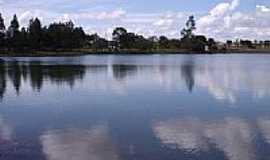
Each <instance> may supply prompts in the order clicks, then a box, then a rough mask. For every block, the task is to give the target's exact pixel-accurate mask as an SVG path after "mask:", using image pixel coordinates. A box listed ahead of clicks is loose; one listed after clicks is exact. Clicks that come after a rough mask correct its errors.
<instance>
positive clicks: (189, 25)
mask: <svg viewBox="0 0 270 160" xmlns="http://www.w3.org/2000/svg"><path fill="white" fill-rule="evenodd" d="M194 30H196V22H195V19H194V16H189V18H188V20H187V22H186V26H185V28H184V29H183V30H182V31H181V35H182V36H183V38H192V36H193V31H194Z"/></svg>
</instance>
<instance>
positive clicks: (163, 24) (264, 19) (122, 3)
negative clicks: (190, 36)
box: [0, 0, 270, 40]
mask: <svg viewBox="0 0 270 160" xmlns="http://www.w3.org/2000/svg"><path fill="white" fill-rule="evenodd" d="M269 7H270V1H269V0H203V1H201V2H199V0H167V1H165V0H76V1H74V0H31V1H29V0H0V12H1V13H2V14H3V16H4V17H5V18H6V19H5V20H6V24H7V25H8V24H9V21H10V19H11V17H12V15H13V14H14V13H16V14H17V15H18V17H19V20H20V23H21V26H27V24H28V21H29V19H30V18H32V17H40V19H41V20H42V22H43V24H44V25H48V24H49V23H50V22H55V21H67V20H70V19H71V20H73V21H74V22H75V23H76V25H79V26H83V27H84V28H85V30H86V32H88V33H96V32H97V33H99V34H100V35H102V36H104V37H107V38H110V35H111V32H112V30H113V28H114V27H117V26H123V27H126V28H127V29H128V30H129V31H132V32H137V33H139V34H143V35H145V36H152V35H158V36H160V35H166V36H168V37H171V38H178V37H180V30H181V28H182V27H183V25H184V23H185V21H186V19H187V17H188V16H189V15H195V17H196V20H197V28H198V29H197V34H206V35H207V36H209V37H213V38H216V39H218V40H226V39H231V38H249V39H255V38H256V39H268V37H270V8H269ZM269 39H270V38H269Z"/></svg>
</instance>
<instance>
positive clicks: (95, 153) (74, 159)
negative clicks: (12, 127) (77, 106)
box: [40, 125, 119, 160]
mask: <svg viewBox="0 0 270 160" xmlns="http://www.w3.org/2000/svg"><path fill="white" fill-rule="evenodd" d="M40 141H41V144H42V148H43V153H44V154H45V155H46V159H47V160H66V159H69V160H89V159H91V160H108V159H110V160H118V159H119V156H118V154H117V149H116V147H115V146H114V144H113V142H112V140H111V139H110V135H109V133H108V128H107V127H106V126H104V125H97V126H94V127H92V128H91V129H89V130H86V129H66V130H64V131H63V130H59V131H48V132H46V133H45V134H43V135H41V137H40Z"/></svg>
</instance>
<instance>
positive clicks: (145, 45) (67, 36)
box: [0, 14, 270, 52]
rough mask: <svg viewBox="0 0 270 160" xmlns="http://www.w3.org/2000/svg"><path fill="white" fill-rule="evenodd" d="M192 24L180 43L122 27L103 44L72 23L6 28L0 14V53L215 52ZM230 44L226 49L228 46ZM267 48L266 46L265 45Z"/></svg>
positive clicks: (16, 24) (214, 45) (189, 22)
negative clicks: (89, 50) (83, 51)
mask: <svg viewBox="0 0 270 160" xmlns="http://www.w3.org/2000/svg"><path fill="white" fill-rule="evenodd" d="M195 30H196V22H195V18H194V16H190V17H189V18H188V20H187V22H186V26H185V27H184V29H182V31H181V32H180V34H181V36H182V37H181V38H180V39H169V38H167V37H166V36H160V37H156V36H153V37H149V38H146V37H144V36H142V35H138V34H136V33H132V32H128V31H127V30H126V29H125V28H123V27H117V28H115V29H114V31H113V33H112V40H111V41H110V40H107V39H105V38H102V37H100V36H99V35H97V34H92V35H88V34H86V33H85V32H84V30H83V28H82V27H75V25H74V24H73V22H72V21H69V22H58V23H51V24H49V25H48V26H42V23H41V21H40V20H39V19H38V18H34V19H31V20H30V21H29V25H28V27H21V28H20V24H19V21H18V18H17V16H16V15H14V16H13V19H12V20H11V22H10V25H9V27H8V28H7V27H6V26H5V23H4V19H3V17H2V15H1V14H0V50H2V51H20V52H21V51H31V50H38V51H56V50H71V49H82V48H85V49H91V50H94V51H101V50H109V51H122V50H124V51H125V50H127V51H159V50H169V51H170V50H175V51H178V50H186V51H197V52H205V51H215V50H218V47H217V43H216V42H215V40H214V39H212V38H209V39H207V38H206V37H205V36H203V35H195V34H194V31H195ZM239 43H240V44H242V45H245V46H247V47H253V44H252V42H251V41H244V40H241V41H240V42H239ZM232 44H233V42H232V41H228V42H227V45H228V46H231V45H232ZM269 44H270V43H269Z"/></svg>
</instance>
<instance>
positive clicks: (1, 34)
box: [0, 13, 6, 47]
mask: <svg viewBox="0 0 270 160" xmlns="http://www.w3.org/2000/svg"><path fill="white" fill-rule="evenodd" d="M5 30H6V27H5V23H4V19H3V17H2V15H1V13H0V47H4V45H5Z"/></svg>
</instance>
